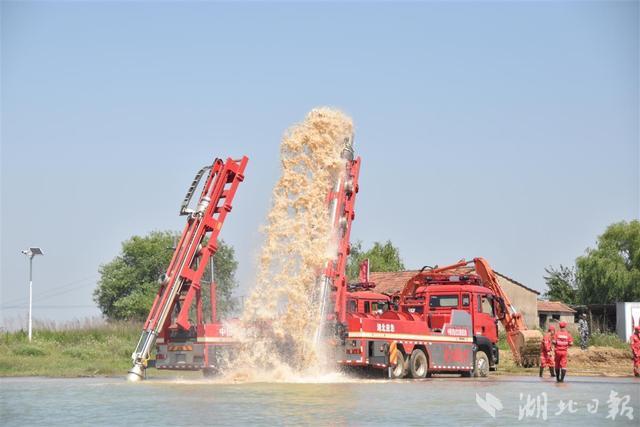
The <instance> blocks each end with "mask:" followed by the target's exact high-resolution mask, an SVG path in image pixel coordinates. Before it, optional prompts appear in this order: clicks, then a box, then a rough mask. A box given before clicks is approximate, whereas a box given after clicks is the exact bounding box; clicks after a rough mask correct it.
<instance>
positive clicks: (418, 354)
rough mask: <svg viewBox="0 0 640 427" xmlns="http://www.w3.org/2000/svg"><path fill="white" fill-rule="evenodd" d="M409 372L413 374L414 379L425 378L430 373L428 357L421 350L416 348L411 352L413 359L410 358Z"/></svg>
mask: <svg viewBox="0 0 640 427" xmlns="http://www.w3.org/2000/svg"><path fill="white" fill-rule="evenodd" d="M409 372H410V373H411V377H412V378H424V377H426V376H427V373H428V372H429V362H428V361H427V355H426V354H424V351H422V350H421V349H419V348H416V349H415V350H413V352H411V357H410V358H409Z"/></svg>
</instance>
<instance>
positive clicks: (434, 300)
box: [429, 295, 458, 308]
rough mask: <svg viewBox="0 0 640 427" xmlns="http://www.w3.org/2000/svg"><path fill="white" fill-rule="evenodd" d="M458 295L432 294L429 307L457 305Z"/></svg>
mask: <svg viewBox="0 0 640 427" xmlns="http://www.w3.org/2000/svg"><path fill="white" fill-rule="evenodd" d="M457 306H458V296H457V295H431V298H429V307H433V308H438V307H457Z"/></svg>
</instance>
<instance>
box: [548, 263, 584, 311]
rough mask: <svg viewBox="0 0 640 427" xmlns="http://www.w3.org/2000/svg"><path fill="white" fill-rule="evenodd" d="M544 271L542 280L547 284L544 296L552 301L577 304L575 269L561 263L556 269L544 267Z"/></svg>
mask: <svg viewBox="0 0 640 427" xmlns="http://www.w3.org/2000/svg"><path fill="white" fill-rule="evenodd" d="M545 271H546V272H547V276H544V281H545V283H546V284H547V291H546V292H545V294H544V296H545V297H546V298H548V299H549V300H553V301H562V302H564V303H567V304H577V303H578V289H577V286H576V275H575V270H574V269H573V268H572V267H565V266H564V265H562V264H561V265H560V267H559V268H558V269H555V268H553V267H549V268H545Z"/></svg>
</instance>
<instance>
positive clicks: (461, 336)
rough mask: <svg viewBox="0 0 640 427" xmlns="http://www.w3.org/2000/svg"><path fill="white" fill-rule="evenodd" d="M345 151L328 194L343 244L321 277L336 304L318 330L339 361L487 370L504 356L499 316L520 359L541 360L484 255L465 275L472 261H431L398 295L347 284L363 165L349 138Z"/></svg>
mask: <svg viewBox="0 0 640 427" xmlns="http://www.w3.org/2000/svg"><path fill="white" fill-rule="evenodd" d="M343 158H344V160H345V168H346V173H345V174H344V176H345V177H346V178H345V181H344V182H338V183H337V185H336V186H335V189H334V191H332V192H330V197H329V201H330V209H331V211H332V212H333V217H332V218H333V221H334V231H335V232H336V233H337V235H338V243H339V244H338V249H337V252H336V256H335V258H334V260H333V261H332V262H329V263H328V264H327V266H326V268H325V270H324V272H323V276H322V277H323V278H324V279H325V280H324V281H323V283H324V286H325V291H324V292H323V294H325V295H327V299H328V302H327V303H325V304H323V305H326V306H327V307H328V308H329V309H328V310H323V313H325V315H324V318H323V325H322V326H321V327H320V330H321V331H322V333H321V334H319V335H318V337H319V339H324V340H326V342H327V343H328V345H329V346H330V348H331V349H332V352H333V356H334V358H335V360H336V361H337V363H339V364H341V365H343V366H360V367H368V368H381V369H385V370H387V372H388V375H389V376H390V377H391V378H402V377H404V376H406V375H407V374H409V375H410V376H411V377H413V378H424V377H426V376H429V375H430V374H432V373H434V372H438V373H461V374H462V375H463V376H470V375H475V376H486V375H487V374H488V372H489V370H490V369H495V367H496V365H497V364H498V362H499V352H498V348H497V345H496V344H497V341H498V329H497V322H498V321H500V322H502V324H503V325H504V327H505V329H506V331H507V341H508V342H509V345H510V346H511V349H512V351H513V353H514V356H515V360H516V362H518V363H519V364H521V365H523V366H530V365H533V364H535V361H536V360H537V354H538V353H537V349H538V348H539V343H540V339H541V336H540V333H539V332H538V331H535V330H534V331H530V330H527V328H526V325H525V324H524V321H523V318H522V315H521V314H520V313H518V312H517V311H516V310H515V308H514V307H513V306H512V305H511V303H510V301H509V298H508V297H507V295H506V294H505V293H504V291H503V290H502V289H501V287H500V285H499V283H498V281H497V279H496V277H495V274H494V273H493V271H492V270H491V267H490V266H489V265H488V263H487V262H486V261H485V260H484V259H482V258H476V259H474V260H473V262H474V264H475V273H473V274H459V272H458V269H460V268H462V267H464V266H466V265H467V264H469V263H468V262H466V261H461V262H460V263H457V264H454V265H452V266H448V267H443V268H436V269H434V268H424V269H423V270H422V271H421V272H420V273H419V274H417V275H416V276H414V277H413V278H411V280H409V281H408V282H407V284H406V286H405V288H404V289H403V291H402V293H401V294H400V296H399V298H398V299H397V300H395V301H391V299H390V298H389V297H388V296H386V295H384V294H380V293H376V292H374V291H373V288H374V285H373V284H371V283H368V280H367V278H364V279H363V278H362V277H361V280H360V282H361V283H358V284H354V285H348V284H347V277H346V260H347V257H348V255H349V248H350V246H349V238H350V233H351V225H352V221H353V219H354V218H355V211H354V207H355V198H356V194H357V193H358V190H359V186H358V175H359V169H360V158H355V159H354V157H353V147H352V145H351V143H350V140H348V141H347V142H346V144H345V150H344V151H343ZM361 271H362V270H361ZM326 289H329V291H330V292H326Z"/></svg>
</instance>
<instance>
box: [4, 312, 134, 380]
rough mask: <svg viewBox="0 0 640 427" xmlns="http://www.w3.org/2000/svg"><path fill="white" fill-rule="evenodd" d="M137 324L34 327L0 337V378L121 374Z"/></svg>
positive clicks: (125, 364) (128, 364)
mask: <svg viewBox="0 0 640 427" xmlns="http://www.w3.org/2000/svg"><path fill="white" fill-rule="evenodd" d="M140 331H141V325H140V324H137V323H130V322H129V323H124V322H118V323H103V324H95V325H94V324H91V323H89V324H86V325H82V326H80V327H67V328H62V329H50V328H36V329H35V330H34V332H33V340H32V341H31V342H29V340H28V338H27V334H26V332H24V331H18V332H4V333H3V334H2V335H0V376H2V377H17V376H47V377H83V376H108V375H122V373H123V372H126V371H127V370H128V369H129V368H130V367H131V366H130V365H131V352H132V351H133V348H134V347H135V345H136V343H137V341H138V339H139V338H140Z"/></svg>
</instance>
